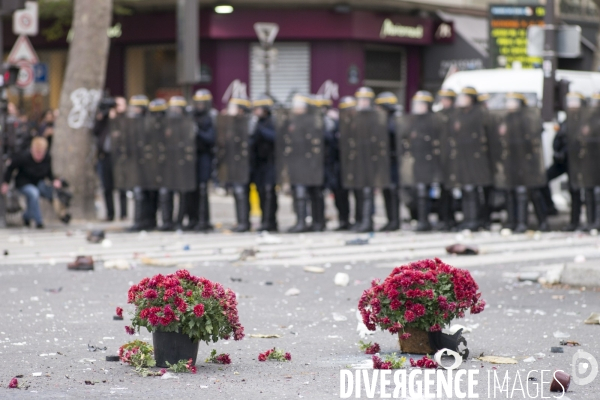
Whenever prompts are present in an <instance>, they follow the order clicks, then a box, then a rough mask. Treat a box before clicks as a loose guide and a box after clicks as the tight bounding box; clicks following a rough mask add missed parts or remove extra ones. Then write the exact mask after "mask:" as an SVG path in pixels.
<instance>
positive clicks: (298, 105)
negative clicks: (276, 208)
mask: <svg viewBox="0 0 600 400" xmlns="http://www.w3.org/2000/svg"><path fill="white" fill-rule="evenodd" d="M278 135H279V138H278V141H277V147H278V151H277V157H278V158H277V164H278V167H277V170H278V175H279V181H280V183H289V184H290V185H291V186H292V195H293V198H294V211H295V213H296V224H295V225H294V226H292V227H291V228H290V229H289V230H288V232H290V233H299V232H306V231H315V232H320V231H323V230H325V199H324V197H323V184H324V128H323V119H322V116H321V112H320V110H318V109H317V108H316V103H315V102H314V100H312V99H311V98H309V97H308V96H304V95H300V94H296V95H294V97H293V99H292V108H291V110H289V112H284V113H282V115H281V117H280V121H279V122H278ZM309 201H310V205H311V207H310V209H311V214H312V225H311V226H308V225H307V224H306V216H307V215H306V214H307V205H308V202H309Z"/></svg>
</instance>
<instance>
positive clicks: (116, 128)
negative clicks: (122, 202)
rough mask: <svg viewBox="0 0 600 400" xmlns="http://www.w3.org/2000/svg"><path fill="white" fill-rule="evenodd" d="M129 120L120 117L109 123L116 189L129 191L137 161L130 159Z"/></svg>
mask: <svg viewBox="0 0 600 400" xmlns="http://www.w3.org/2000/svg"><path fill="white" fill-rule="evenodd" d="M128 133H129V132H128V131H127V118H126V117H125V116H118V117H116V118H113V119H111V120H110V121H109V134H110V154H111V161H112V168H113V179H114V184H115V188H117V189H120V190H128V189H132V188H133V186H134V185H133V184H134V183H135V182H133V176H132V164H133V166H135V160H134V159H132V158H130V149H129V148H128V144H129V143H128V142H127V139H128Z"/></svg>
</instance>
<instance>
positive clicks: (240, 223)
mask: <svg viewBox="0 0 600 400" xmlns="http://www.w3.org/2000/svg"><path fill="white" fill-rule="evenodd" d="M233 197H234V199H235V214H236V217H237V225H236V226H235V227H234V228H233V229H232V231H233V232H248V231H249V230H250V200H249V199H248V186H245V185H234V186H233Z"/></svg>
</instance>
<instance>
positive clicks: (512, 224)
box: [504, 189, 517, 231]
mask: <svg viewBox="0 0 600 400" xmlns="http://www.w3.org/2000/svg"><path fill="white" fill-rule="evenodd" d="M516 227H517V194H516V192H515V191H514V190H512V189H509V190H507V191H506V223H505V224H504V228H506V229H510V230H511V231H514V230H515V228H516Z"/></svg>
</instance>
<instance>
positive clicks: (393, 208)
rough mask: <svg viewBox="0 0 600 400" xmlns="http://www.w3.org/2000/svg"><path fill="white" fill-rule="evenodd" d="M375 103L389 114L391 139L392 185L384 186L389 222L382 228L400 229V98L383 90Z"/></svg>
mask: <svg viewBox="0 0 600 400" xmlns="http://www.w3.org/2000/svg"><path fill="white" fill-rule="evenodd" d="M375 104H377V105H378V106H379V107H381V108H382V109H383V110H384V111H385V112H386V113H387V115H388V121H387V122H388V124H387V129H388V135H389V140H390V167H391V170H390V180H391V185H390V186H389V187H386V188H383V199H384V201H385V211H386V215H387V219H388V222H387V224H385V225H384V226H383V228H381V229H380V231H382V232H389V231H397V230H398V229H400V191H399V189H400V177H399V175H398V156H397V147H396V117H397V116H398V115H399V109H398V98H397V97H396V95H395V94H393V93H392V92H383V93H380V94H379V95H377V97H376V98H375Z"/></svg>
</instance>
